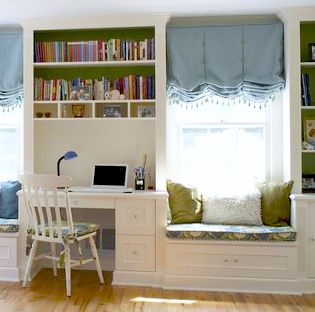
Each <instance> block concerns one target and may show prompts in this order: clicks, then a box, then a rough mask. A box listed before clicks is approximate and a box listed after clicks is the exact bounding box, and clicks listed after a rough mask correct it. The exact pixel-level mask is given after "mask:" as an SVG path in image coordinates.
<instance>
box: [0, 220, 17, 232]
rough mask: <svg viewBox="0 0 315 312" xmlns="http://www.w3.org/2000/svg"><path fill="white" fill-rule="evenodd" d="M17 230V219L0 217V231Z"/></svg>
mask: <svg viewBox="0 0 315 312" xmlns="http://www.w3.org/2000/svg"><path fill="white" fill-rule="evenodd" d="M18 231H19V220H18V219H4V218H0V233H17V232H18Z"/></svg>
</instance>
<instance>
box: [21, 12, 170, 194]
mask: <svg viewBox="0 0 315 312" xmlns="http://www.w3.org/2000/svg"><path fill="white" fill-rule="evenodd" d="M167 20H168V15H164V14H161V15H160V14H158V15H150V16H149V15H147V16H136V15H135V16H115V17H108V16H106V17H96V18H92V19H91V18H89V19H82V18H80V20H78V19H75V18H56V19H45V20H44V19H38V20H36V19H32V20H25V21H24V22H23V30H24V57H25V59H24V81H25V112H24V113H25V124H24V137H25V140H24V142H25V145H24V166H23V170H24V171H28V172H39V173H46V172H48V173H49V172H50V173H54V171H55V159H57V158H58V156H59V155H60V154H62V153H63V152H64V151H66V150H69V149H73V150H76V151H77V152H78V153H79V157H78V160H77V162H78V163H79V164H78V163H77V164H76V165H78V166H79V167H80V168H81V169H82V170H81V172H80V171H78V170H76V168H74V166H73V165H71V164H68V165H67V166H64V167H65V168H64V169H63V172H64V173H65V174H69V175H71V176H72V177H73V178H74V181H75V183H76V184H88V183H90V175H89V174H90V172H89V170H90V167H91V166H92V163H95V162H108V163H110V162H116V163H117V162H120V163H128V164H129V168H130V169H129V170H130V172H129V173H130V186H131V187H132V186H134V185H133V180H132V173H133V168H135V167H137V166H139V165H140V164H141V160H142V158H143V155H144V154H146V155H147V156H148V163H147V167H148V168H147V169H148V171H150V175H151V177H152V178H153V181H154V180H155V181H156V182H155V187H156V188H157V189H165V178H166V177H165V167H166V164H165V158H166V157H165V145H166V143H165V136H166V135H165V133H166V126H165V114H166V87H165V86H166V51H165V25H166V22H167ZM70 54H71V55H70ZM74 81H79V84H78V85H75V84H74V83H73V82H74ZM60 85H63V87H60ZM58 86H59V87H58ZM100 86H101V87H100ZM58 88H59V89H58ZM66 89H67V90H66ZM65 90H66V91H65ZM80 91H82V94H83V96H82V94H81V96H79V93H80ZM117 91H118V92H117ZM61 94H62V96H61ZM44 155H45V156H44ZM156 172H159V175H157V174H156Z"/></svg>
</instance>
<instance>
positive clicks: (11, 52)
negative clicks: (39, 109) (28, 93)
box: [0, 31, 23, 108]
mask: <svg viewBox="0 0 315 312" xmlns="http://www.w3.org/2000/svg"><path fill="white" fill-rule="evenodd" d="M22 96H23V35H22V32H19V31H18V32H13V31H12V32H10V31H6V32H1V31H0V107H3V108H5V107H10V106H14V105H16V104H17V103H19V101H20V100H21V98H22Z"/></svg>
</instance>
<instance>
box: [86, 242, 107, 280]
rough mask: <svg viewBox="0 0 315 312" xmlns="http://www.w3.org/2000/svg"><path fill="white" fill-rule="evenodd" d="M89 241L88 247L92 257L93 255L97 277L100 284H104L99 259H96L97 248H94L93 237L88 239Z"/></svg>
mask: <svg viewBox="0 0 315 312" xmlns="http://www.w3.org/2000/svg"><path fill="white" fill-rule="evenodd" d="M89 241H90V245H91V251H92V255H93V258H94V259H95V265H96V270H97V274H98V277H99V279H100V283H101V284H104V277H103V273H102V268H101V264H100V259H99V257H98V253H97V248H96V245H95V241H94V238H93V236H90V237H89Z"/></svg>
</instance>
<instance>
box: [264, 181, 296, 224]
mask: <svg viewBox="0 0 315 312" xmlns="http://www.w3.org/2000/svg"><path fill="white" fill-rule="evenodd" d="M292 186H293V181H288V182H284V183H280V182H266V183H262V184H261V185H259V190H260V192H261V217H262V221H263V223H264V224H265V225H270V226H287V225H289V224H290V198H289V195H290V192H291V189H292Z"/></svg>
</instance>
